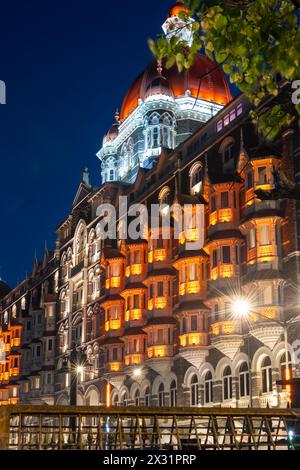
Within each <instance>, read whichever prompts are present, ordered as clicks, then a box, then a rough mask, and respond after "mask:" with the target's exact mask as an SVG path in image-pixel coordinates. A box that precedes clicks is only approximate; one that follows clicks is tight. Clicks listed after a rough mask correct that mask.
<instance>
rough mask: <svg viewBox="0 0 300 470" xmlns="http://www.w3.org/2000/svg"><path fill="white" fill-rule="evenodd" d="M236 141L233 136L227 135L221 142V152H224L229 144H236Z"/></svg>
mask: <svg viewBox="0 0 300 470" xmlns="http://www.w3.org/2000/svg"><path fill="white" fill-rule="evenodd" d="M234 143H235V140H234V138H233V137H232V136H228V137H226V138H225V139H224V140H223V141H222V142H221V145H220V147H219V153H221V154H222V153H224V151H225V149H226V148H227V147H229V146H232V145H234Z"/></svg>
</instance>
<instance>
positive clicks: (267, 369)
mask: <svg viewBox="0 0 300 470" xmlns="http://www.w3.org/2000/svg"><path fill="white" fill-rule="evenodd" d="M261 379H262V392H263V393H268V392H272V390H273V383H272V364H271V359H270V358H269V357H268V356H267V357H265V359H264V360H263V362H262V365H261Z"/></svg>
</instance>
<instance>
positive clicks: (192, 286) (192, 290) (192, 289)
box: [186, 281, 201, 294]
mask: <svg viewBox="0 0 300 470" xmlns="http://www.w3.org/2000/svg"><path fill="white" fill-rule="evenodd" d="M200 289H201V285H200V281H189V282H188V283H187V289H186V291H187V293H188V294H197V293H198V292H200Z"/></svg>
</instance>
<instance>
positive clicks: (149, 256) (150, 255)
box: [148, 251, 153, 263]
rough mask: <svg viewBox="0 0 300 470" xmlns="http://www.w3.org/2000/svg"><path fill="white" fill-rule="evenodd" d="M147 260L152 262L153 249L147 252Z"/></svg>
mask: <svg viewBox="0 0 300 470" xmlns="http://www.w3.org/2000/svg"><path fill="white" fill-rule="evenodd" d="M148 261H149V263H153V251H150V252H149V254H148Z"/></svg>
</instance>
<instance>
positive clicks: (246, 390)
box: [239, 362, 250, 398]
mask: <svg viewBox="0 0 300 470" xmlns="http://www.w3.org/2000/svg"><path fill="white" fill-rule="evenodd" d="M239 384H240V397H241V398H242V397H248V396H249V395H250V376H249V367H248V364H247V362H243V364H242V365H241V367H240V370H239Z"/></svg>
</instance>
